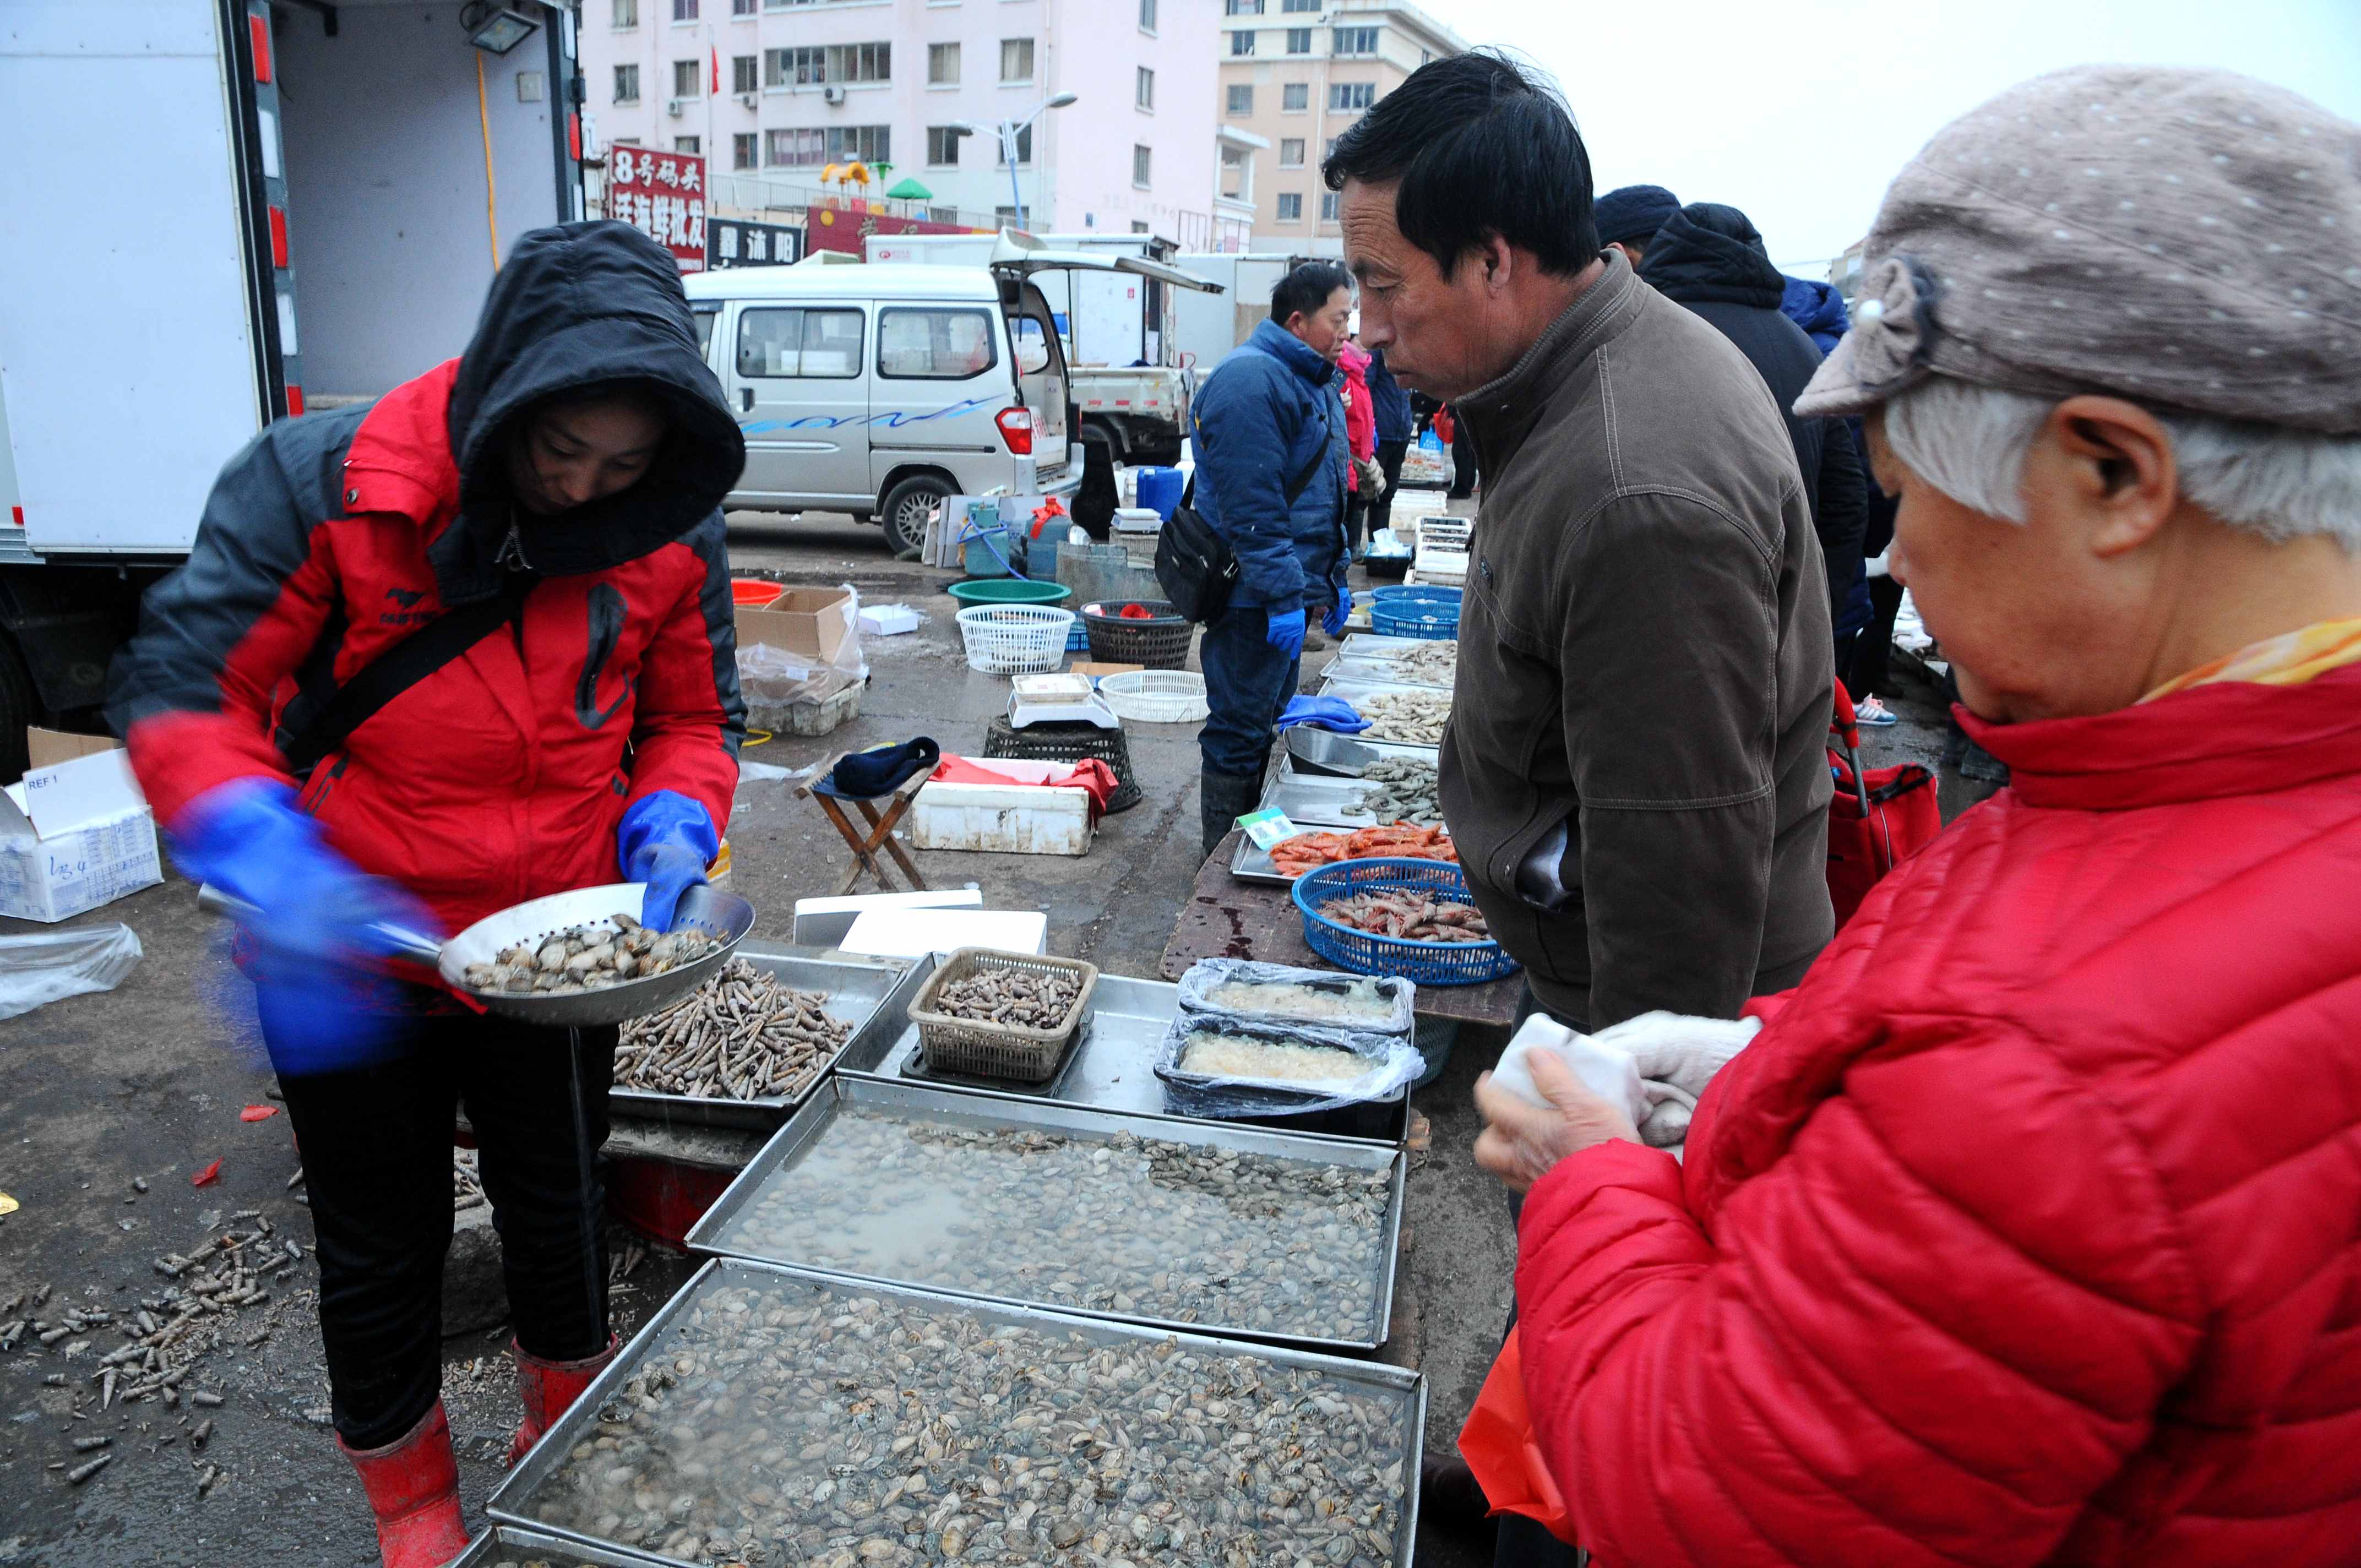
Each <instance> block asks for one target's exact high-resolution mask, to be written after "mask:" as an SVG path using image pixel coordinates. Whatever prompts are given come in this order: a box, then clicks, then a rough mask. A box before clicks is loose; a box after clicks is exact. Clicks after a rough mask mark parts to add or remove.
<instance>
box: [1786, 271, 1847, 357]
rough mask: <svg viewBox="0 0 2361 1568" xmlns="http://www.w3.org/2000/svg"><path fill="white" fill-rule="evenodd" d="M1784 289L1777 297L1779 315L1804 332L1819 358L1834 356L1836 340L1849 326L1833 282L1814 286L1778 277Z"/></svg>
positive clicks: (1812, 283) (1842, 301)
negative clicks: (1783, 284) (1818, 353)
mask: <svg viewBox="0 0 2361 1568" xmlns="http://www.w3.org/2000/svg"><path fill="white" fill-rule="evenodd" d="M1782 278H1783V280H1784V283H1785V289H1784V291H1783V292H1782V293H1781V294H1780V296H1779V312H1780V313H1781V314H1782V315H1784V316H1785V317H1786V318H1787V319H1788V320H1789V321H1791V322H1794V323H1795V324H1796V325H1797V326H1799V327H1802V328H1803V329H1804V335H1805V336H1806V337H1808V338H1810V339H1811V340H1812V343H1813V345H1814V346H1815V347H1817V348H1818V349H1819V351H1820V353H1821V354H1822V355H1823V356H1827V355H1830V354H1834V353H1835V352H1836V349H1837V339H1839V338H1840V337H1842V336H1843V335H1844V334H1845V328H1846V327H1848V326H1850V324H1851V323H1850V322H1848V321H1847V320H1846V319H1845V302H1844V296H1843V295H1842V294H1839V293H1838V292H1837V291H1836V285H1835V284H1833V283H1815V282H1812V281H1810V280H1807V279H1803V278H1786V277H1785V276H1784V274H1783V275H1782Z"/></svg>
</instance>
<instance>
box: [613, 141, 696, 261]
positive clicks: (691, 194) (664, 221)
mask: <svg viewBox="0 0 2361 1568" xmlns="http://www.w3.org/2000/svg"><path fill="white" fill-rule="evenodd" d="M607 215H608V216H609V217H610V218H618V219H620V220H621V221H622V222H624V223H627V224H629V225H631V226H632V227H633V228H635V229H638V230H639V231H640V232H641V233H642V234H644V235H647V236H651V237H652V238H653V239H654V240H655V242H656V243H657V244H658V245H661V246H663V247H665V248H666V249H668V250H670V251H671V252H672V254H673V258H674V259H675V260H676V261H678V262H679V263H680V269H681V270H682V271H683V272H702V271H704V270H705V159H704V158H703V157H702V156H701V155H699V154H697V153H693V152H658V151H656V150H654V149H653V148H644V147H613V148H609V149H608V152H607Z"/></svg>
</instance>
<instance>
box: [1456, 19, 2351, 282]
mask: <svg viewBox="0 0 2361 1568" xmlns="http://www.w3.org/2000/svg"><path fill="white" fill-rule="evenodd" d="M1421 4H1422V6H1423V8H1424V9H1425V10H1426V11H1427V12H1428V13H1429V14H1430V15H1432V16H1434V17H1435V18H1436V19H1437V20H1440V21H1442V22H1444V23H1445V24H1447V25H1448V26H1450V27H1453V28H1454V29H1455V30H1456V31H1457V32H1458V33H1459V34H1460V36H1461V37H1463V38H1466V39H1467V40H1468V41H1469V42H1470V43H1473V44H1499V45H1505V46H1508V47H1510V48H1511V49H1516V50H1518V51H1521V53H1523V54H1524V55H1526V56H1528V57H1530V58H1531V59H1532V60H1534V61H1535V62H1537V63H1538V64H1540V65H1541V66H1542V67H1543V69H1545V70H1547V71H1549V72H1550V73H1551V74H1553V75H1554V76H1555V77H1556V78H1557V79H1558V82H1559V83H1560V85H1562V86H1563V87H1564V88H1565V94H1566V99H1567V101H1568V102H1569V103H1570V104H1573V106H1574V112H1575V115H1576V118H1577V119H1579V120H1580V122H1581V124H1582V134H1583V139H1584V141H1585V142H1587V144H1588V146H1589V148H1590V160H1591V167H1592V170H1593V172H1594V174H1595V176H1596V177H1597V180H1598V189H1599V190H1601V191H1610V190H1613V189H1614V188H1615V187H1616V186H1619V185H1634V184H1650V185H1663V186H1666V187H1668V188H1669V189H1671V190H1672V191H1673V192H1674V193H1675V194H1676V195H1678V196H1679V197H1680V199H1681V200H1682V201H1684V202H1727V203H1730V204H1731V205H1732V206H1737V207H1742V208H1744V209H1745V210H1746V212H1747V214H1748V215H1749V216H1751V217H1752V218H1753V220H1754V223H1755V226H1756V227H1758V228H1760V229H1761V230H1762V231H1763V237H1764V239H1765V241H1766V242H1767V243H1768V244H1769V246H1770V249H1771V255H1772V257H1773V258H1774V259H1776V260H1777V261H1778V262H1779V263H1780V264H1781V266H1782V267H1783V268H1784V269H1786V270H1788V271H1790V272H1795V273H1796V274H1798V275H1799V276H1810V277H1825V276H1826V275H1827V260H1828V258H1830V257H1833V256H1835V255H1836V254H1837V252H1839V251H1840V250H1842V249H1843V248H1844V247H1846V246H1848V245H1850V244H1851V243H1852V242H1853V241H1854V240H1856V239H1859V238H1860V237H1861V235H1862V234H1863V233H1864V232H1866V230H1867V229H1868V227H1869V222H1870V219H1871V218H1872V216H1874V215H1875V214H1876V212H1877V203H1878V198H1879V197H1880V196H1882V195H1883V193H1884V191H1885V186H1886V182H1887V181H1890V180H1892V179H1893V178H1894V173H1895V172H1896V171H1897V170H1900V168H1901V167H1902V165H1903V164H1904V163H1905V162H1907V161H1908V160H1909V158H1910V156H1911V154H1913V153H1915V152H1916V151H1917V150H1918V148H1920V147H1921V146H1923V145H1925V143H1926V141H1927V137H1930V136H1932V135H1933V134H1934V133H1935V132H1936V131H1937V130H1938V129H1939V128H1941V126H1943V125H1944V124H1945V123H1946V122H1948V121H1949V120H1951V119H1952V118H1954V117H1956V116H1957V115H1960V113H1962V112H1963V111H1965V110H1967V109H1970V108H1972V107H1974V106H1975V105H1976V104H1980V103H1982V101H1983V100H1984V99H1986V98H1989V97H1991V96H1992V95H1993V93H1997V92H1999V91H2000V90H2001V89H2002V88H2004V87H2006V86H2008V85H2009V84H2010V83H2012V82H2021V81H2023V80H2025V79H2026V77H2029V76H2037V75H2039V74H2040V73H2041V72H2043V71H2054V70H2056V69H2058V68H2059V67H2061V66H2067V65H2081V64H2089V63H2092V62H2096V61H2129V60H2138V61H2156V62H2159V63H2166V64H2174V65H2213V66H2221V67H2224V68H2225V69H2228V70H2232V71H2245V72H2246V73H2247V74H2249V75H2253V76H2259V77H2262V78H2263V79H2265V80H2266V81H2269V82H2277V83H2279V85H2281V86H2285V87H2290V88H2293V89H2294V90H2295V91H2297V92H2299V93H2304V94H2305V95H2306V96H2308V97H2311V98H2312V99H2313V100H2315V101H2317V102H2318V103H2321V104H2324V105H2326V106H2327V107H2328V108H2330V109H2332V110H2334V112H2336V113H2337V114H2340V115H2345V117H2346V118H2347V119H2354V120H2361V0H1867V3H1865V4H1858V3H1848V0H1835V3H1833V4H1830V3H1826V0H1822V3H1818V4H1811V3H1802V4H1789V5H1763V4H1762V3H1760V0H1750V3H1747V4H1742V5H1741V4H1737V3H1734V0H1421ZM1814 262H1817V263H1818V264H1819V265H1818V266H1817V267H1813V266H1811V265H1810V264H1811V263H1814Z"/></svg>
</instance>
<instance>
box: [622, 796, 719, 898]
mask: <svg viewBox="0 0 2361 1568" xmlns="http://www.w3.org/2000/svg"><path fill="white" fill-rule="evenodd" d="M720 852H721V836H720V835H719V833H717V832H715V831H714V829H713V818H712V817H709V816H708V815H707V814H706V810H705V807H703V806H699V805H697V802H695V801H693V800H691V799H689V798H688V796H686V795H683V794H681V793H680V792H679V791H678V790H672V789H660V790H658V791H656V792H655V793H654V794H653V795H642V797H640V798H639V799H638V800H635V801H633V802H632V803H631V806H630V808H629V809H628V810H626V811H625V812H624V813H623V819H622V821H620V823H618V824H616V826H615V858H616V859H617V860H618V861H621V862H622V866H623V880H624V881H626V882H643V883H647V884H648V891H647V894H646V896H645V897H644V898H642V900H641V903H640V923H641V924H642V925H643V926H647V927H652V928H653V929H655V930H658V931H669V930H671V929H672V920H673V915H674V913H675V909H676V908H677V907H678V905H679V904H680V895H681V894H684V893H686V892H687V891H688V890H689V889H690V888H692V887H697V886H700V885H702V884H703V883H704V882H705V868H706V867H708V866H709V865H711V864H712V863H713V857H714V856H716V855H718V854H719V853H720Z"/></svg>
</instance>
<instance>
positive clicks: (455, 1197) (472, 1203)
mask: <svg viewBox="0 0 2361 1568" xmlns="http://www.w3.org/2000/svg"><path fill="white" fill-rule="evenodd" d="M490 1201H491V1200H490V1199H489V1197H487V1196H485V1194H484V1174H483V1171H482V1169H481V1168H480V1167H479V1166H478V1164H477V1162H476V1151H475V1150H474V1149H459V1148H455V1149H453V1150H452V1151H451V1209H452V1212H454V1213H459V1214H464V1213H466V1212H467V1211H468V1210H470V1209H480V1208H482V1207H484V1206H485V1205H486V1204H488V1203H489V1202H490Z"/></svg>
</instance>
